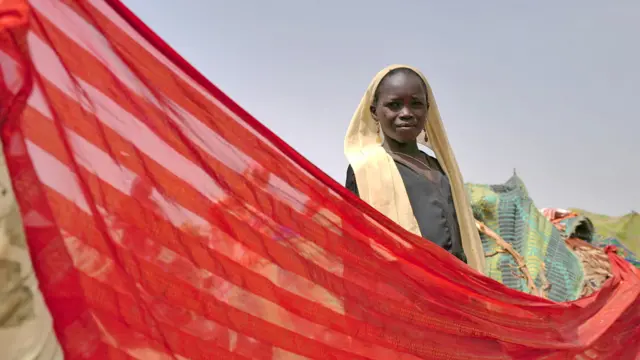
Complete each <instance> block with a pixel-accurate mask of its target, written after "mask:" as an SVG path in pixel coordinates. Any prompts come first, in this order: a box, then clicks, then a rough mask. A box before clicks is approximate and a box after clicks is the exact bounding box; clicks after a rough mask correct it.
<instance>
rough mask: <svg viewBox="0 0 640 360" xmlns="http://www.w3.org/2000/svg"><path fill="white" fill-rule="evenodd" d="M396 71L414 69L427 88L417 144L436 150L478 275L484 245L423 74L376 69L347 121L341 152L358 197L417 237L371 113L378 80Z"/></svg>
mask: <svg viewBox="0 0 640 360" xmlns="http://www.w3.org/2000/svg"><path fill="white" fill-rule="evenodd" d="M396 68H407V69H410V70H413V71H415V73H416V74H418V75H419V76H420V77H421V78H422V80H423V81H424V83H425V84H426V85H427V97H428V102H429V110H428V112H427V122H426V126H425V131H426V133H427V135H428V141H429V144H425V143H424V140H422V139H423V138H424V137H423V136H420V137H419V141H420V142H421V143H423V144H424V145H428V146H429V147H430V148H431V149H432V150H433V151H434V153H435V154H436V158H437V159H438V161H439V163H440V165H441V166H442V168H443V170H444V172H445V174H446V175H447V177H448V178H449V182H450V183H451V191H452V193H453V201H454V206H455V208H456V213H457V215H458V224H459V226H460V235H461V238H462V248H463V250H464V253H465V255H466V256H467V263H468V265H469V266H470V267H472V268H474V269H476V270H478V271H480V272H482V271H483V270H484V264H485V259H484V251H483V249H482V242H481V240H480V235H479V234H478V230H477V228H476V225H475V219H474V217H473V212H472V211H471V205H470V203H469V199H468V197H467V192H466V190H465V187H464V182H463V180H462V175H460V169H459V168H458V163H457V162H456V158H455V156H454V155H453V151H452V150H451V146H450V145H449V139H448V138H447V134H446V132H445V129H444V126H443V125H442V120H441V119H440V112H439V111H438V106H437V105H436V101H435V97H434V96H433V92H432V91H431V87H430V86H429V83H428V82H427V79H426V78H425V77H424V75H422V73H421V72H420V71H418V70H417V69H414V68H412V67H410V66H404V65H392V66H389V67H387V68H386V69H384V70H382V71H380V72H379V73H378V74H377V75H376V77H375V78H374V79H373V81H372V82H371V84H370V85H369V88H368V89H367V92H366V93H365V94H364V97H363V98H362V100H361V101H360V105H359V106H358V109H357V110H356V112H355V114H354V115H353V119H351V124H350V125H349V129H348V130H347V135H346V136H345V139H344V151H345V155H346V156H347V159H348V160H349V163H350V164H351V167H352V168H353V172H354V174H355V177H356V182H357V183H358V192H359V194H360V197H361V198H362V200H364V201H366V202H367V203H369V204H370V205H371V206H373V207H374V208H375V209H377V210H378V211H380V212H381V213H383V214H384V215H386V216H387V217H389V218H390V219H391V220H393V221H395V222H396V223H398V224H399V225H400V226H402V227H403V228H405V229H406V230H408V231H410V232H412V233H414V234H416V235H421V234H420V228H419V227H418V222H417V221H416V219H415V217H414V215H413V210H412V208H411V203H410V202H409V197H408V195H407V191H406V188H405V186H404V183H403V181H402V177H400V172H399V171H398V168H397V167H396V165H395V162H394V161H393V159H392V158H391V156H389V154H387V152H386V150H385V149H384V148H383V147H382V146H381V145H382V144H381V142H380V139H379V137H378V136H377V129H376V124H375V120H374V119H373V116H372V115H371V110H370V105H371V103H372V102H373V96H374V93H375V90H376V88H377V87H378V85H379V84H380V81H381V80H382V79H383V78H384V76H385V75H386V74H388V73H389V72H390V71H391V70H393V69H396Z"/></svg>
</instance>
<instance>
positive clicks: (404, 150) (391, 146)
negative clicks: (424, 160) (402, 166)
mask: <svg viewBox="0 0 640 360" xmlns="http://www.w3.org/2000/svg"><path fill="white" fill-rule="evenodd" d="M382 146H383V147H384V148H385V149H386V150H387V151H390V152H393V153H400V154H404V155H409V156H412V157H417V156H421V155H422V152H421V151H420V148H418V142H417V141H413V142H410V143H399V142H397V141H395V140H393V139H389V138H385V139H384V143H383V144H382Z"/></svg>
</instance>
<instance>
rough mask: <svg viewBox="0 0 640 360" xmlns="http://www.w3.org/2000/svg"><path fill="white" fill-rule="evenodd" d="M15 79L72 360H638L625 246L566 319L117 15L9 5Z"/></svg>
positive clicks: (26, 214)
mask: <svg viewBox="0 0 640 360" xmlns="http://www.w3.org/2000/svg"><path fill="white" fill-rule="evenodd" d="M149 5H150V6H153V5H152V3H151V2H150V4H149ZM176 6H178V5H176ZM220 11H224V9H220ZM175 26H180V24H175ZM213 50H215V49H213ZM220 56H224V54H220ZM0 67H1V70H2V76H1V78H0V80H1V81H0V106H1V109H0V110H1V113H0V115H1V116H2V119H3V121H4V123H3V128H2V140H3V146H4V151H5V154H6V157H7V163H8V167H9V170H10V173H11V177H12V183H13V187H14V189H15V192H16V196H17V200H18V202H19V205H20V208H21V214H22V216H23V219H24V227H25V231H26V233H27V237H28V243H29V246H30V252H31V256H32V259H33V262H34V266H35V269H36V272H37V275H38V279H39V281H40V289H41V291H42V293H43V295H44V297H45V299H46V303H47V305H48V307H49V309H50V311H51V314H52V315H53V318H54V326H55V333H56V335H57V337H58V339H59V341H60V343H61V345H62V347H63V349H64V352H65V356H66V358H67V359H129V358H138V359H165V358H166V359H174V358H177V359H184V358H187V359H249V358H251V359H272V358H273V359H293V358H296V359H298V358H313V359H365V358H368V359H510V358H516V359H635V358H637V356H638V355H637V354H638V352H639V350H640V345H639V344H640V341H638V339H639V338H640V326H639V324H640V278H639V276H638V274H637V273H635V270H633V268H632V267H631V266H630V265H629V264H627V263H626V262H624V261H623V260H621V259H620V258H618V257H617V256H616V255H615V254H614V253H613V252H609V258H610V259H611V262H612V268H613V272H614V274H615V276H614V278H612V279H611V280H609V281H608V282H607V283H606V284H605V286H604V288H603V289H602V290H600V291H599V292H598V293H596V294H595V295H593V296H590V297H588V298H584V299H581V300H578V301H575V302H572V303H554V302H551V301H548V300H545V299H541V298H537V297H535V296H532V295H529V294H525V293H521V292H518V291H515V290H511V289H508V288H506V287H505V286H503V285H501V284H499V283H497V282H495V281H493V280H491V279H489V278H487V277H485V276H483V275H481V274H479V273H476V272H474V271H473V270H471V269H469V268H468V267H466V265H464V264H462V263H461V262H459V261H458V260H456V259H455V258H454V257H452V256H450V255H449V254H448V253H446V252H445V251H444V250H441V249H439V248H438V247H436V246H434V245H432V244H430V243H426V242H424V241H423V240H422V239H420V238H419V237H416V236H413V235H411V234H409V233H407V232H406V231H404V230H403V229H401V228H399V227H398V226H397V225H395V224H393V223H392V222H391V221H390V220H388V219H386V218H384V217H383V216H382V215H380V214H379V213H377V212H376V211H374V210H373V209H372V208H370V207H369V206H367V205H366V204H364V203H363V202H362V201H360V200H359V199H357V198H355V197H354V196H352V195H351V194H350V193H349V192H348V191H346V190H345V189H343V188H342V187H341V186H340V185H339V184H337V183H336V182H334V181H333V180H331V179H330V178H329V177H328V176H327V175H325V174H324V173H322V172H321V171H320V170H318V169H317V168H316V167H314V166H313V165H312V164H310V163H309V162H308V161H307V160H305V159H304V158H303V157H302V156H300V155H299V154H298V153H296V152H295V151H294V150H293V149H291V148H290V147H289V146H288V145H287V144H285V143H284V142H283V141H282V140H280V139H279V138H278V137H277V136H275V135H274V134H273V133H271V132H270V131H269V130H268V129H266V128H265V127H264V126H262V125H261V124H260V123H259V122H258V121H256V120H255V119H254V118H252V117H251V116H250V115H249V114H248V113H247V112H245V111H244V110H243V109H242V108H241V107H240V106H238V105H237V104H235V103H234V102H233V101H231V100H230V99H229V98H228V97H227V96H225V95H224V93H222V92H221V91H220V90H219V89H218V88H216V87H215V86H214V85H213V84H211V83H210V82H209V81H208V80H207V79H205V78H204V77H203V76H202V75H201V74H199V73H198V72H197V71H196V70H195V69H194V68H193V67H191V66H190V65H189V64H188V63H187V62H186V61H185V60H184V59H182V58H181V57H180V56H179V55H178V54H176V53H175V52H174V51H173V50H172V49H171V48H170V47H169V46H167V44H165V43H164V42H163V41H162V40H161V39H160V38H159V37H158V36H156V35H155V34H154V33H153V32H152V31H151V30H150V29H149V28H147V27H146V26H145V25H144V24H143V23H142V22H141V21H140V20H139V19H138V18H136V17H135V15H134V14H132V13H131V12H130V11H129V10H127V9H126V8H125V7H124V6H123V5H122V4H121V3H120V2H119V1H116V0H112V1H105V0H76V1H73V0H31V1H26V0H3V1H1V2H0Z"/></svg>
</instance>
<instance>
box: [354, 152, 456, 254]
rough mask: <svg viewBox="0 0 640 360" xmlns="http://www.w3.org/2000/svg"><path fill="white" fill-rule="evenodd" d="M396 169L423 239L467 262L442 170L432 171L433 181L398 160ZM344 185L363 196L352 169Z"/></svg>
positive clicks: (447, 184)
mask: <svg viewBox="0 0 640 360" xmlns="http://www.w3.org/2000/svg"><path fill="white" fill-rule="evenodd" d="M427 156H428V155H427ZM429 160H433V162H435V163H436V164H437V161H436V160H435V158H433V157H430V159H429ZM433 162H432V163H433ZM396 166H397V167H398V171H399V172H400V176H401V177H402V181H403V182H404V186H405V187H406V189H407V195H408V196H409V202H410V203H411V208H412V210H413V215H414V216H415V217H416V221H417V222H418V226H419V227H420V233H421V234H422V236H423V237H424V238H425V239H428V240H430V241H432V242H434V243H435V244H437V245H438V246H440V247H442V248H444V249H445V250H447V251H449V252H450V253H451V254H453V255H455V256H456V257H457V258H458V259H460V260H462V261H464V262H466V257H465V255H464V252H463V250H462V241H461V239H460V228H459V226H458V218H457V215H456V209H455V206H454V204H453V194H452V193H451V186H450V184H449V179H448V178H447V176H446V175H445V174H444V172H443V171H442V169H441V168H439V169H438V170H433V171H432V173H431V174H430V176H431V175H433V176H432V178H433V180H430V179H428V178H427V177H426V176H425V175H424V174H421V173H418V172H416V171H415V170H413V169H412V168H410V167H409V166H407V165H405V164H403V163H401V162H398V161H396ZM438 167H439V165H438ZM345 186H346V187H347V189H349V190H351V192H353V193H354V194H356V195H357V196H360V194H359V192H358V184H357V183H356V177H355V174H354V173H353V169H352V168H351V166H349V168H348V169H347V180H346V185H345Z"/></svg>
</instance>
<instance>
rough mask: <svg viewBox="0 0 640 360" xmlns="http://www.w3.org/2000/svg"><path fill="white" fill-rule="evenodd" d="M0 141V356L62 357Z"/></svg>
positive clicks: (9, 359)
mask: <svg viewBox="0 0 640 360" xmlns="http://www.w3.org/2000/svg"><path fill="white" fill-rule="evenodd" d="M63 358H64V356H63V354H62V350H61V348H60V345H59V343H58V340H57V338H56V335H55V333H54V332H53V321H52V319H51V314H50V313H49V310H48V309H47V306H46V304H45V302H44V299H43V297H42V294H41V293H40V290H39V289H38V280H37V279H36V276H35V273H34V272H33V266H32V264H31V257H30V256H29V251H28V248H27V242H26V239H25V233H24V230H23V228H22V220H21V218H20V212H19V210H18V205H17V203H16V198H15V196H14V194H13V189H12V187H11V180H10V179H9V173H8V170H7V166H6V163H5V158H4V153H3V151H2V144H1V143H0V359H2V360H61V359H63Z"/></svg>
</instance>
